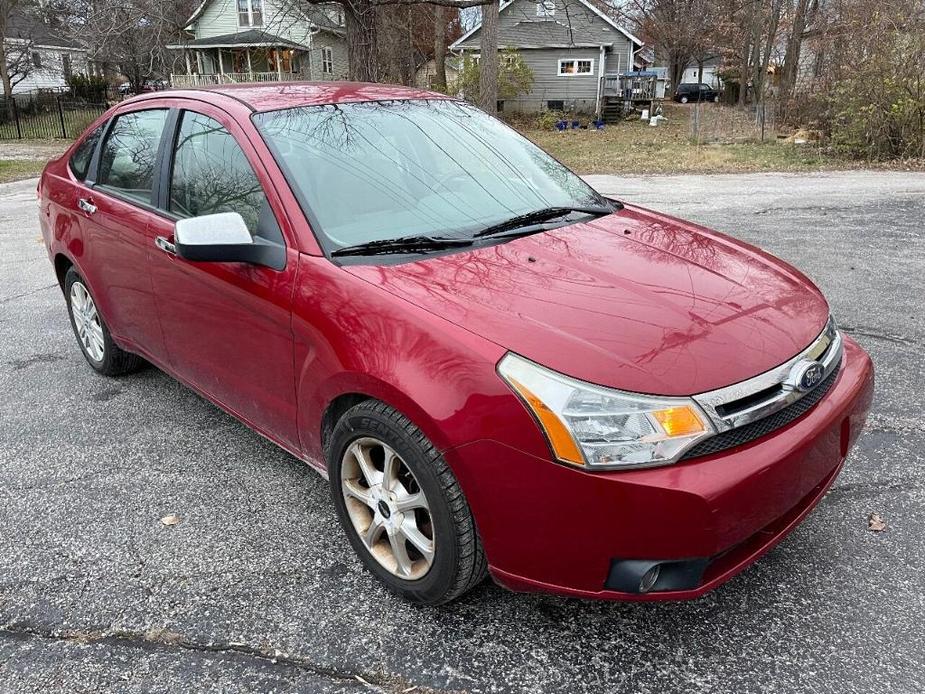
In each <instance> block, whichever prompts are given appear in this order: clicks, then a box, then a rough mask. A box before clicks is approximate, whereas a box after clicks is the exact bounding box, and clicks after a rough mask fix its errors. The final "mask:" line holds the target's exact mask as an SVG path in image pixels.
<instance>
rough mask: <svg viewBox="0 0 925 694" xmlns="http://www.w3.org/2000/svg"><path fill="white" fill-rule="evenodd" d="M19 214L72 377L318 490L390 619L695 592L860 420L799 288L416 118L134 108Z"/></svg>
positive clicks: (432, 107) (226, 97)
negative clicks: (504, 594) (235, 439)
mask: <svg viewBox="0 0 925 694" xmlns="http://www.w3.org/2000/svg"><path fill="white" fill-rule="evenodd" d="M39 197H40V205H41V211H40V216H41V225H42V232H43V235H44V238H45V243H46V245H47V248H48V253H49V256H50V258H51V260H52V262H53V264H54V268H55V270H56V272H57V276H58V280H59V281H60V283H61V288H62V290H63V292H64V297H65V299H66V301H67V307H68V310H69V312H70V318H71V323H72V326H73V329H74V333H75V335H76V336H77V339H78V342H79V344H80V347H81V349H82V351H83V354H84V356H85V357H86V359H87V361H88V362H89V364H90V366H92V367H93V368H94V369H96V370H97V371H98V372H100V373H101V374H104V375H107V376H119V375H122V374H125V373H127V372H129V371H132V370H133V369H136V368H138V367H139V366H140V365H141V364H142V363H143V360H144V361H147V362H151V363H152V364H155V365H156V366H157V367H158V368H160V369H163V370H164V371H165V372H167V373H168V374H170V375H171V376H173V377H174V378H176V379H177V380H179V381H181V382H183V383H185V384H186V385H188V386H189V387H190V388H192V389H194V390H195V391H196V392H198V393H200V394H201V395H202V396H204V397H206V398H208V399H209V400H211V401H212V402H214V403H215V404H217V405H218V406H219V407H221V408H223V409H224V410H226V411H227V412H229V413H230V414H232V415H233V416H235V417H237V418H238V419H240V420H241V421H243V422H244V423H246V424H247V425H248V426H249V427H251V428H253V429H254V430H256V431H257V432H259V433H260V434H262V435H264V436H266V437H267V438H269V439H271V440H272V441H274V442H275V443H277V444H279V445H280V446H282V447H283V448H285V449H286V450H287V451H289V452H291V453H292V454H293V455H294V456H296V457H298V458H301V459H302V460H304V461H306V462H307V463H308V464H310V465H311V466H313V467H314V468H316V469H317V470H318V471H319V472H320V473H321V474H322V475H325V476H326V477H328V478H329V479H330V481H331V493H332V500H333V502H334V505H335V507H336V509H337V513H338V516H339V518H340V521H341V523H342V525H343V527H344V529H345V531H346V534H347V537H348V539H349V541H350V543H351V544H352V545H353V547H354V549H355V550H356V552H357V554H358V555H359V557H360V559H361V560H362V561H363V563H364V564H365V565H366V567H367V568H368V569H369V570H370V571H371V572H372V573H373V574H375V575H376V576H377V577H378V578H379V579H380V580H381V581H382V582H383V583H385V584H386V585H387V586H388V587H389V588H391V589H392V590H394V591H396V592H397V593H399V594H401V595H403V596H405V597H406V598H409V599H411V600H414V601H417V602H421V603H427V604H437V603H441V602H446V601H448V600H452V599H453V598H456V597H458V596H460V595H462V594H463V593H464V592H466V591H467V590H468V589H470V588H472V587H473V586H475V585H476V584H477V583H478V582H479V581H481V580H482V579H483V578H484V577H485V575H486V573H490V574H491V575H492V577H493V578H494V579H495V580H496V581H498V582H499V583H501V584H503V585H505V586H507V587H509V588H513V589H515V590H539V591H549V592H555V593H561V594H567V595H575V596H581V597H590V598H608V599H624V600H634V599H647V600H651V599H677V598H690V597H695V596H698V595H701V594H703V593H704V592H706V591H708V590H710V589H712V588H714V587H716V586H717V585H719V584H720V583H722V582H723V581H725V580H727V579H728V578H730V577H731V576H732V575H734V574H735V573H737V572H738V571H740V570H741V569H743V568H744V567H745V566H747V565H748V564H749V563H751V562H752V561H754V560H755V559H756V558H758V557H759V556H761V555H762V554H763V553H765V552H767V551H768V550H769V549H770V548H771V547H772V546H774V545H775V544H776V543H777V542H778V541H779V540H780V539H781V538H783V537H784V536H785V535H786V534H787V533H788V532H789V531H790V530H791V529H792V528H793V527H794V526H795V525H796V524H797V523H798V522H799V521H800V520H801V519H802V518H803V517H804V516H805V515H806V514H807V513H808V512H809V511H810V510H811V509H812V508H813V506H814V505H815V504H816V503H817V502H818V501H819V500H820V498H821V497H822V496H823V495H824V494H825V491H826V489H827V488H828V487H829V485H830V484H831V483H832V481H833V480H834V478H835V476H836V475H837V474H838V472H839V470H840V469H841V466H842V463H843V461H844V459H845V456H846V455H847V453H848V450H849V449H850V447H851V445H852V444H853V443H854V441H855V439H856V438H857V436H858V434H859V433H860V431H861V429H862V427H863V425H864V421H865V418H866V415H867V412H868V409H869V406H870V401H871V393H872V388H873V369H872V366H871V361H870V359H869V357H868V356H867V354H865V352H864V351H863V350H862V349H861V348H860V347H858V345H857V344H855V342H853V341H852V340H851V339H850V338H849V337H847V336H845V335H843V334H842V333H840V332H839V331H838V329H837V328H836V326H835V323H834V322H833V320H832V318H831V317H830V315H829V308H828V305H827V303H826V301H825V299H824V297H823V296H822V294H821V293H820V292H819V290H818V289H817V288H816V287H815V286H814V285H813V284H812V283H811V282H810V281H809V280H808V279H807V278H806V277H805V276H804V275H802V274H801V273H800V272H799V271H797V270H795V269H794V268H792V267H790V266H789V265H787V264H785V263H783V262H781V261H780V260H777V259H775V258H773V257H771V256H769V255H768V254H766V253H764V252H762V251H761V250H759V249H757V248H754V247H751V246H748V245H746V244H744V243H741V242H739V241H736V240H734V239H731V238H728V237H726V236H723V235H722V234H719V233H716V232H713V231H710V230H708V229H705V228H703V227H700V226H697V225H695V224H691V223H689V222H684V221H681V220H678V219H673V218H669V217H666V216H664V215H661V214H658V213H655V212H651V211H649V210H645V209H642V208H639V207H636V206H634V205H629V204H624V203H621V202H619V201H616V200H612V199H608V198H605V197H603V196H601V195H599V194H598V193H596V192H595V191H594V190H592V189H591V188H590V187H588V185H587V184H585V183H584V182H583V181H582V180H581V179H580V178H578V177H577V176H576V175H574V174H573V173H572V172H571V171H569V170H568V169H567V168H565V167H564V166H563V165H562V164H560V163H559V162H557V161H556V160H554V159H552V158H551V157H550V156H549V155H547V154H545V153H544V152H543V151H542V150H540V149H539V148H537V147H536V146H534V145H533V144H532V143H530V142H529V141H527V140H525V139H524V138H523V137H521V136H520V135H518V134H517V133H516V132H514V131H512V130H511V129H509V128H508V127H507V126H505V125H504V124H502V123H500V122H499V121H497V120H494V119H492V118H490V117H489V116H487V115H485V114H484V113H482V112H481V111H479V110H477V109H475V108H473V107H472V106H469V105H468V104H466V103H464V102H461V101H457V100H454V99H449V98H447V97H446V96H443V95H440V94H433V93H429V92H423V91H416V90H411V89H405V88H399V87H389V86H383V85H369V84H349V83H322V84H273V85H240V86H233V87H222V88H220V89H214V90H190V91H171V92H159V93H154V94H147V95H143V96H140V97H137V98H134V99H131V100H128V101H126V102H124V103H122V104H120V105H118V106H117V107H115V108H113V109H112V110H110V111H109V112H108V113H106V114H105V115H104V116H102V117H101V118H100V119H99V120H98V121H97V122H96V123H94V124H93V125H91V126H90V128H89V129H88V130H87V132H86V133H85V134H84V136H83V137H81V138H80V139H79V140H78V141H77V142H76V143H75V144H74V146H72V147H71V148H70V149H69V150H68V151H67V152H66V153H65V154H64V155H63V156H62V157H61V158H60V159H57V160H55V161H53V162H51V163H50V164H49V165H48V167H47V168H46V170H45V172H44V174H43V175H42V179H41V182H40V184H39Z"/></svg>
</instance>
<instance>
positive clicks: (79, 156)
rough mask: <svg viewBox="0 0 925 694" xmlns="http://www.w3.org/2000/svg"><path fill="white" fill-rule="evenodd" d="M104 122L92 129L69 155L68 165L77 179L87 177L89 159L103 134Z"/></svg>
mask: <svg viewBox="0 0 925 694" xmlns="http://www.w3.org/2000/svg"><path fill="white" fill-rule="evenodd" d="M104 127H105V123H104V124H103V125H100V126H98V127H96V128H94V129H93V131H92V132H91V133H90V134H89V135H87V136H86V137H85V138H84V139H83V141H82V142H81V143H80V144H79V145H77V149H75V150H74V153H73V154H72V155H71V158H70V160H69V161H68V165H69V166H70V167H71V173H72V174H74V177H75V178H76V179H77V180H78V181H83V180H85V179H86V178H87V172H88V171H89V170H90V161H91V160H92V159H93V152H94V151H96V145H97V144H98V143H99V141H100V137H102V135H103V129H104Z"/></svg>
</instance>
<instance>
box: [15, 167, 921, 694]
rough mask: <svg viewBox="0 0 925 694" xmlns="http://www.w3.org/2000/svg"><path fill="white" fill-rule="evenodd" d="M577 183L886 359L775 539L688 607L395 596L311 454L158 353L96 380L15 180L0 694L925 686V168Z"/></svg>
mask: <svg viewBox="0 0 925 694" xmlns="http://www.w3.org/2000/svg"><path fill="white" fill-rule="evenodd" d="M589 180H590V181H591V182H592V184H593V185H595V186H596V187H597V188H598V189H599V190H601V191H602V192H605V193H609V194H614V195H617V196H618V197H622V198H624V199H626V200H628V201H633V202H638V203H640V204H643V205H646V206H649V207H652V208H655V209H658V210H661V211H665V212H668V213H672V214H676V215H679V216H682V217H687V218H690V219H694V220H696V221H698V222H702V223H704V224H707V225H709V226H712V227H714V228H717V229H720V230H722V231H725V232H727V233H730V234H732V235H734V236H737V237H740V238H743V239H745V240H747V241H750V242H752V243H755V244H757V245H760V246H762V247H763V248H765V249H767V250H769V251H770V252H772V253H775V254H777V255H779V256H781V257H783V258H784V259H786V260H788V261H790V262H792V263H794V264H795V265H797V266H798V267H799V268H800V269H802V270H803V271H804V272H806V273H807V274H808V275H809V276H810V277H811V278H812V279H813V280H814V281H816V282H817V283H818V284H819V286H820V287H821V288H822V289H823V291H824V292H825V293H826V295H827V296H828V298H829V300H830V302H831V305H832V308H833V312H834V314H835V316H836V317H837V319H838V321H839V323H840V325H841V326H842V327H843V328H844V329H845V330H846V331H847V332H849V333H850V334H852V335H853V336H854V337H855V338H856V339H857V340H858V341H859V342H860V343H861V344H862V345H863V346H864V347H865V348H866V349H867V350H869V351H870V353H871V355H872V356H873V359H874V362H875V364H876V368H877V387H876V397H875V402H874V409H873V412H872V414H871V418H870V420H869V423H868V428H867V430H866V432H865V433H864V434H863V435H862V437H861V439H860V441H859V443H858V446H857V447H856V448H855V450H854V451H853V453H852V454H851V456H850V458H849V460H848V462H847V465H846V468H845V470H844V472H843V473H842V475H841V476H840V477H839V479H838V480H837V481H836V482H835V484H834V486H833V488H832V490H831V491H830V492H829V494H828V496H827V497H826V498H825V499H824V500H823V501H822V503H821V504H820V506H819V507H818V508H817V509H816V510H815V511H814V512H813V513H812V514H811V515H810V516H809V517H808V519H807V520H806V521H805V522H804V523H803V524H802V525H801V526H800V527H799V528H797V529H796V531H795V532H794V533H793V534H792V535H791V536H790V537H788V538H787V539H786V540H785V541H784V542H783V543H782V544H781V545H780V546H778V548H776V549H775V550H774V551H772V552H771V553H770V554H769V555H768V556H766V557H765V558H763V559H762V560H761V561H760V562H758V563H757V564H756V565H754V566H753V567H751V568H750V569H748V570H747V571H746V572H745V573H743V574H741V575H740V576H738V577H736V578H735V579H733V580H732V581H731V582H729V583H728V584H726V585H725V586H723V587H721V588H720V589H718V590H716V591H715V592H713V593H711V594H709V595H707V596H705V597H703V598H701V599H699V600H696V601H692V602H685V603H649V604H642V603H636V604H621V603H597V602H582V601H578V600H568V599H560V598H555V597H549V596H537V595H517V594H513V593H509V592H506V591H504V590H502V589H501V588H499V587H497V586H495V585H493V584H492V583H491V582H490V581H488V582H486V583H485V584H484V585H482V586H481V587H480V588H478V589H477V590H475V591H474V592H473V593H471V594H470V595H468V596H467V597H465V598H464V599H462V600H461V601H459V602H457V603H454V604H452V605H449V606H446V607H442V608H439V609H430V608H418V607H414V606H411V605H408V604H406V603H404V602H401V601H400V600H399V599H397V598H395V597H393V596H392V595H391V594H389V593H388V592H386V591H385V590H384V589H382V588H380V587H379V585H378V584H377V583H376V582H375V581H374V580H373V579H372V578H371V577H370V576H369V575H368V574H367V573H365V572H364V571H363V570H362V569H361V565H360V562H359V561H358V560H357V559H356V558H355V557H354V555H353V554H352V550H351V549H350V547H349V545H348V543H347V541H346V539H345V538H344V536H343V534H342V532H341V529H340V528H339V526H338V525H337V522H336V518H335V515H334V511H333V509H332V507H331V504H330V501H329V495H328V487H327V483H326V482H325V481H324V480H323V479H321V477H320V476H318V475H317V474H315V473H314V472H312V471H311V470H309V469H308V468H307V467H306V466H305V465H304V464H303V463H301V462H299V461H298V460H296V459H294V458H293V457H291V456H289V455H288V454H286V453H284V452H283V451H281V450H279V449H277V448H275V447H274V446H273V445H272V444H270V443H268V442H267V441H265V440H264V439H262V438H261V437H260V436H258V435H257V434H255V433H253V432H251V431H250V430H248V429H247V428H246V427H244V426H243V425H241V424H239V423H238V422H237V421H236V420H234V419H232V418H231V417H230V416H228V415H226V414H224V413H222V412H221V411H219V410H218V409H217V408H215V407H213V406H212V405H210V404H209V403H207V402H205V401H203V400H202V399H200V398H199V397H197V396H196V395H194V394H193V393H192V392H190V391H189V390H187V389H185V388H183V387H182V386H180V385H179V384H177V383H176V382H175V381H173V380H171V379H170V378H169V377H167V376H165V375H164V374H162V373H160V372H159V371H157V370H155V369H154V368H148V369H146V370H144V371H142V372H141V373H138V374H135V375H132V376H129V377H126V378H122V379H117V380H111V379H106V378H104V377H101V376H98V375H96V374H95V373H94V372H92V371H91V369H90V368H89V367H88V366H87V364H86V363H85V362H84V360H83V358H82V356H81V355H80V352H79V349H78V346H77V344H76V343H75V341H74V338H73V335H72V333H71V330H70V327H69V325H68V321H67V316H66V313H65V305H64V300H63V297H62V295H61V292H60V290H59V289H58V286H57V283H56V282H55V277H54V273H53V271H52V267H51V264H50V263H49V261H48V258H47V256H46V254H45V249H44V246H43V245H42V243H41V239H40V234H39V230H38V224H37V218H36V203H35V182H34V181H30V182H22V183H14V184H6V185H3V186H0V437H2V446H0V692H7V691H11V692H53V691H75V692H76V691H80V692H95V691H119V692H122V691H126V692H195V691H206V690H209V691H227V692H234V691H260V692H270V691H279V692H295V691H305V692H309V691H325V692H334V691H338V692H340V691H344V692H346V691H369V690H378V691H387V692H407V691H417V692H422V691H428V690H431V689H433V690H441V691H443V690H449V691H471V692H506V691H516V692H521V691H528V692H556V693H562V692H617V691H627V692H643V693H648V692H652V693H655V692H659V693H664V692H674V691H679V692H737V693H748V692H780V693H782V694H784V693H786V694H793V693H794V692H814V693H820V694H821V693H828V692H832V693H839V694H841V693H849V692H864V693H867V692H894V693H900V694H905V693H907V692H908V693H910V694H912V693H917V692H922V691H925V559H923V557H925V513H923V503H925V472H923V467H922V466H923V463H925V456H923V453H922V450H923V446H925V417H923V415H922V411H921V410H920V409H919V408H922V407H925V396H923V390H925V373H923V371H925V360H923V358H922V354H921V351H922V349H923V347H925V317H923V314H925V312H923V308H925V298H923V289H922V287H923V273H925V230H923V223H925V175H923V174H911V173H899V172H897V173H869V172H851V173H827V174H820V175H807V174H799V175H780V174H755V175H735V176H674V177H642V178H618V177H608V176H593V177H589ZM486 484H490V481H486ZM553 508H554V506H553ZM872 512H876V513H879V514H880V515H881V516H882V517H883V518H884V520H885V521H886V523H887V529H886V530H885V531H883V532H880V533H874V532H871V531H869V530H868V523H867V518H868V514H870V513H872ZM171 513H174V514H177V515H179V516H180V518H181V522H180V523H179V524H178V525H174V526H171V527H167V526H164V525H163V524H162V523H161V521H160V519H161V517H163V516H165V515H167V514H171ZM639 523H640V527H639V528H638V529H634V528H614V529H613V532H637V531H638V532H642V531H644V526H645V523H646V519H645V518H640V519H639ZM524 532H529V528H525V529H524ZM589 532H600V529H593V530H592V529H589ZM412 688H416V689H413V690H412Z"/></svg>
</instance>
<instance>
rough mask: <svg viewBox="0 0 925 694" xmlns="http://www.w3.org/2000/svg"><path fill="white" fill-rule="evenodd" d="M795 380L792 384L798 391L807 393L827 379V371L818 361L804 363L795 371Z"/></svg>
mask: <svg viewBox="0 0 925 694" xmlns="http://www.w3.org/2000/svg"><path fill="white" fill-rule="evenodd" d="M793 376H794V378H793V381H792V383H793V384H794V385H795V386H796V387H797V389H798V390H802V391H803V392H806V391H808V390H812V389H813V388H815V387H816V386H818V385H819V384H820V383H822V379H823V378H824V377H825V369H824V368H823V367H822V364H820V363H819V362H818V361H809V362H803V363H801V364H799V365H798V366H797V368H796V369H794V374H793Z"/></svg>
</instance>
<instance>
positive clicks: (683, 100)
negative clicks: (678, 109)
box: [681, 96, 688, 104]
mask: <svg viewBox="0 0 925 694" xmlns="http://www.w3.org/2000/svg"><path fill="white" fill-rule="evenodd" d="M687 102H688V98H687V97H686V96H682V97H681V103H682V104H686V103H687Z"/></svg>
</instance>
